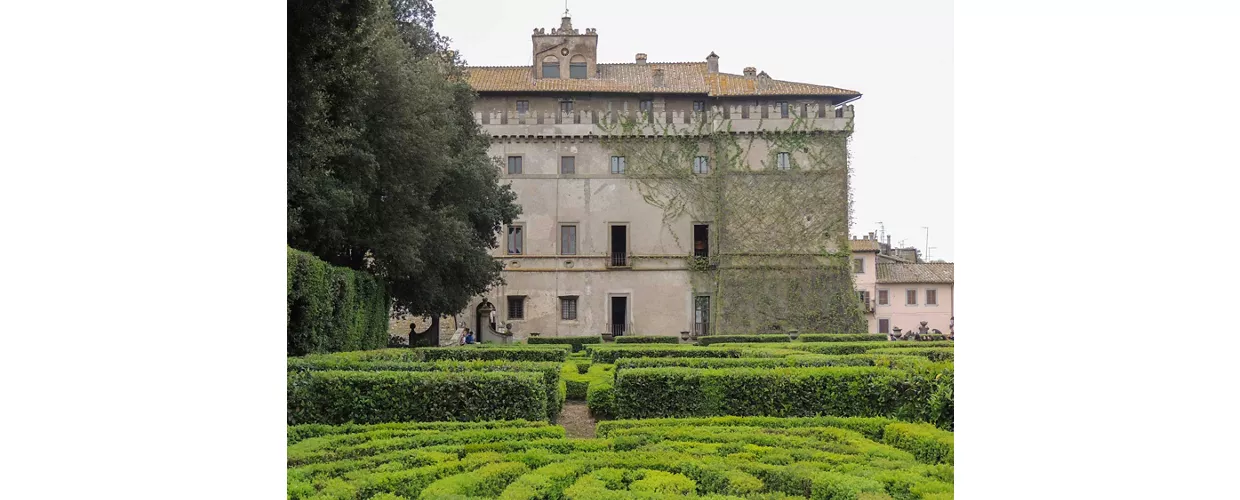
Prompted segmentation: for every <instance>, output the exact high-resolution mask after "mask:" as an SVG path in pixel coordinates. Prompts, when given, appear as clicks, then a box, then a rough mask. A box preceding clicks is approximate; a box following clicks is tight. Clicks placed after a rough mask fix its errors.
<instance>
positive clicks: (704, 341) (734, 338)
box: [697, 335, 792, 346]
mask: <svg viewBox="0 0 1240 500" xmlns="http://www.w3.org/2000/svg"><path fill="white" fill-rule="evenodd" d="M791 341H792V339H791V338H790V337H788V336H787V335H706V336H703V337H698V338H697V342H698V345H701V346H708V345H711V344H720V343H724V342H732V343H737V342H746V343H751V342H752V343H763V342H791Z"/></svg>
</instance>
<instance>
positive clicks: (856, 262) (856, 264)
mask: <svg viewBox="0 0 1240 500" xmlns="http://www.w3.org/2000/svg"><path fill="white" fill-rule="evenodd" d="M853 274H865V259H853Z"/></svg>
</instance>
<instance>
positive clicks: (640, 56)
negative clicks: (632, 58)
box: [637, 52, 646, 64]
mask: <svg viewBox="0 0 1240 500" xmlns="http://www.w3.org/2000/svg"><path fill="white" fill-rule="evenodd" d="M637 64H646V54H643V53H641V52H638V53H637Z"/></svg>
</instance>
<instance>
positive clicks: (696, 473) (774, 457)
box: [286, 417, 954, 500]
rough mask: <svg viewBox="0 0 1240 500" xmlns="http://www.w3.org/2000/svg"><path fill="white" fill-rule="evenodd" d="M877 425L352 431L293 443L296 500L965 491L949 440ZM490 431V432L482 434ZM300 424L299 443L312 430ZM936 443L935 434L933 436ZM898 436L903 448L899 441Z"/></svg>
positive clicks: (793, 422)
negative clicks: (577, 431)
mask: <svg viewBox="0 0 1240 500" xmlns="http://www.w3.org/2000/svg"><path fill="white" fill-rule="evenodd" d="M897 424H900V422H894V421H890V420H887V419H878V418H865V419H853V418H838V417H818V418H801V419H775V418H764V417H741V418H738V417H722V418H710V419H679V420H677V419H657V420H641V421H622V422H608V423H603V424H600V425H599V432H598V434H599V437H598V438H593V439H567V438H565V437H564V430H563V429H562V428H559V427H551V426H545V425H543V426H538V425H530V424H528V423H521V424H520V425H513V426H501V425H492V423H483V424H479V426H477V427H473V426H470V427H462V428H438V427H435V428H432V427H420V426H395V425H392V424H382V425H375V426H358V425H352V426H342V427H341V429H342V431H341V432H340V433H333V432H331V428H327V427H321V426H320V427H319V428H315V429H313V431H314V432H311V433H308V434H311V437H306V438H303V439H298V440H292V439H290V444H289V446H288V449H287V452H286V456H287V463H288V472H287V474H286V477H287V481H288V487H287V492H288V495H287V496H288V498H289V500H301V499H309V498H368V499H372V500H378V499H383V500H396V499H402V498H403V499H410V500H412V499H418V498H421V499H428V500H429V499H465V498H470V499H477V500H485V499H495V498H500V499H505V500H521V499H525V500H534V499H564V498H600V499H603V498H641V499H645V500H663V499H673V498H685V497H686V496H692V497H695V498H701V499H704V500H706V499H710V500H716V499H717V500H724V499H734V500H739V499H742V498H746V499H752V500H776V499H782V498H800V499H806V500H808V499H814V500H841V499H852V500H880V499H888V500H891V499H899V500H911V499H930V500H948V499H950V498H952V494H953V486H952V482H953V478H954V466H953V465H952V464H951V463H950V461H946V460H944V457H945V456H947V454H948V453H950V451H949V450H950V440H949V439H945V438H947V437H948V436H949V435H946V436H945V435H943V434H942V433H934V432H930V430H928V429H924V428H921V427H919V426H900V425H897ZM483 426H485V427H483ZM300 429H301V428H300V427H293V428H290V435H292V434H307V433H304V432H301V431H300ZM927 438H929V439H927ZM886 441H890V443H887V442H886Z"/></svg>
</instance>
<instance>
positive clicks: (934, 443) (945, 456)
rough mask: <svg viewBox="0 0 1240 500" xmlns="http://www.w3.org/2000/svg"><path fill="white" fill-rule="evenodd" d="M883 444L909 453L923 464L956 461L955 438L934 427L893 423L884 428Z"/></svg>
mask: <svg viewBox="0 0 1240 500" xmlns="http://www.w3.org/2000/svg"><path fill="white" fill-rule="evenodd" d="M883 442H884V443H887V444H889V445H892V446H895V447H896V448H900V449H902V450H907V451H909V452H910V453H912V454H913V456H915V457H917V460H920V461H922V462H927V463H940V462H941V463H948V464H951V463H954V461H955V449H956V446H955V436H954V435H953V434H952V433H950V432H947V431H945V430H942V429H939V428H937V427H935V426H933V425H929V424H914V423H908V422H893V423H891V424H888V425H887V427H885V428H884V431H883Z"/></svg>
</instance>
